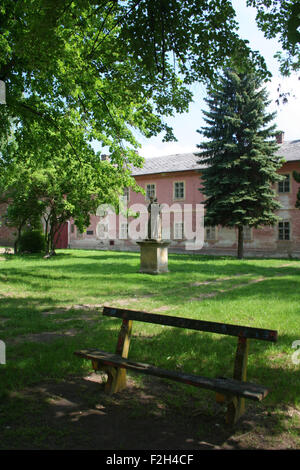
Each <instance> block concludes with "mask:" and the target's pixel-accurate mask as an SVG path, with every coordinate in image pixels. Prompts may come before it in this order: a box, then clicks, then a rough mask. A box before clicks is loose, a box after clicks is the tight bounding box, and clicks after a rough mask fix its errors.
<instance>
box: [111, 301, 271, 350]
mask: <svg viewBox="0 0 300 470" xmlns="http://www.w3.org/2000/svg"><path fill="white" fill-rule="evenodd" d="M103 315H105V316H108V317H117V318H122V319H123V320H136V321H142V322H146V323H155V324H159V325H167V326H176V327H179V328H187V329H190V330H198V331H207V332H210V333H219V334H222V335H229V336H238V337H239V338H249V339H250V338H253V339H259V340H263V341H272V342H276V341H277V331H276V330H265V329H263V328H252V327H248V326H240V325H229V324H227V323H216V322H210V321H203V320H193V319H188V318H182V317H174V316H170V315H158V314H155V313H146V312H138V311H135V310H127V309H123V308H115V307H104V308H103Z"/></svg>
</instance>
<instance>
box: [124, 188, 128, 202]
mask: <svg viewBox="0 0 300 470" xmlns="http://www.w3.org/2000/svg"><path fill="white" fill-rule="evenodd" d="M123 196H124V197H126V198H127V201H129V188H124V190H123Z"/></svg>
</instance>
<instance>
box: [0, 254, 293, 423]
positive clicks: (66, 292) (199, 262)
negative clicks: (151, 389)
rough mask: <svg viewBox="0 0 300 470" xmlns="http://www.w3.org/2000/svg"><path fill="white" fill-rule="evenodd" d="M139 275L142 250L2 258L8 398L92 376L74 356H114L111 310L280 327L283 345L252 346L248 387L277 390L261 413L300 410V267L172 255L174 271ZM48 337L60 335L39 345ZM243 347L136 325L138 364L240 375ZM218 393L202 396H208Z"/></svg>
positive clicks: (3, 388) (2, 373) (0, 307)
mask: <svg viewBox="0 0 300 470" xmlns="http://www.w3.org/2000/svg"><path fill="white" fill-rule="evenodd" d="M138 270H139V254H137V253H123V252H108V251H79V250H78V251H76V250H58V255H57V256H56V257H52V258H51V259H43V257H42V256H40V255H32V256H30V255H24V256H14V255H5V254H3V255H0V339H1V340H2V341H4V342H5V343H6V365H0V396H2V397H3V398H5V397H6V396H7V395H8V394H9V393H10V392H11V391H14V392H16V391H18V390H20V389H22V388H23V387H26V386H29V385H32V384H35V383H38V382H40V381H43V380H45V379H58V380H59V379H62V378H64V377H67V376H72V375H73V376H74V375H84V374H87V373H88V372H89V371H91V368H90V364H89V362H88V361H84V360H82V359H79V358H78V357H75V356H74V355H73V351H75V350H76V349H81V348H86V347H99V348H100V349H103V350H107V351H111V352H114V350H115V347H116V339H117V334H118V330H119V327H120V320H118V319H111V318H106V317H105V318H104V317H102V315H101V306H102V305H104V304H105V305H112V306H119V307H128V308H131V309H135V310H144V311H148V312H153V313H155V312H157V313H160V314H166V315H168V314H170V315H178V316H183V317H187V318H195V319H201V320H210V321H218V322H225V323H232V324H240V325H246V326H253V327H259V328H269V329H275V330H278V338H279V339H278V342H277V343H274V344H273V343H268V342H264V341H255V340H250V354H249V361H248V380H249V381H252V382H257V383H261V384H263V385H265V386H267V387H270V389H271V390H272V392H271V393H270V394H269V395H268V397H267V398H266V399H265V400H264V402H263V406H267V407H268V406H269V407H273V408H274V407H275V408H276V407H278V409H279V407H282V406H283V405H286V406H293V407H294V408H295V409H298V410H300V366H299V365H296V364H293V362H292V354H293V353H294V352H295V349H293V348H292V343H293V342H294V341H296V340H300V302H299V301H300V261H298V260H284V259H246V260H242V261H240V260H237V259H234V258H230V257H208V256H199V255H173V254H172V255H169V270H170V272H169V273H167V274H164V275H160V276H151V275H147V274H140V273H139V272H138ZM93 306H96V307H93ZM97 310H98V311H97ZM46 333H48V338H50V339H51V334H52V335H54V333H55V334H57V335H59V334H60V335H61V336H57V337H56V336H53V340H52V341H36V340H35V339H36V336H35V335H37V334H44V335H45V334H46ZM46 336H47V335H46ZM236 343H237V339H236V338H234V337H228V336H221V335H215V334H213V335H212V334H209V333H201V332H194V331H185V330H181V329H174V328H170V327H160V326H158V325H150V324H146V323H145V324H143V323H140V322H135V323H134V326H133V339H132V342H131V349H130V358H132V359H137V360H139V361H140V362H148V363H153V364H156V365H158V366H161V367H164V368H171V369H173V368H180V369H182V370H184V371H187V372H188V371H189V372H191V373H197V374H200V375H207V376H212V377H214V376H219V375H223V376H232V369H233V359H234V354H235V349H236ZM299 356H300V355H299ZM135 377H137V376H135ZM137 380H142V378H140V377H137ZM174 386H176V387H179V388H180V389H181V390H182V392H183V393H184V394H190V395H191V396H196V395H197V394H199V390H197V389H194V388H193V387H187V386H184V385H179V384H174ZM200 392H201V393H202V391H200ZM212 395H213V394H212V393H211V392H206V391H203V397H205V399H206V397H208V396H212ZM197 396H198V395H197ZM0 423H1V420H0ZM297 425H299V421H298V424H297Z"/></svg>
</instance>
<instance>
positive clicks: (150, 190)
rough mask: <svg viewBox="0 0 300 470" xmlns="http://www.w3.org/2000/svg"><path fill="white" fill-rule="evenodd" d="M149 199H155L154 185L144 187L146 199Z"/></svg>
mask: <svg viewBox="0 0 300 470" xmlns="http://www.w3.org/2000/svg"><path fill="white" fill-rule="evenodd" d="M151 197H153V198H154V197H156V187H155V184H147V186H146V198H147V199H150V198H151Z"/></svg>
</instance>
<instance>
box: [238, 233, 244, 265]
mask: <svg viewBox="0 0 300 470" xmlns="http://www.w3.org/2000/svg"><path fill="white" fill-rule="evenodd" d="M237 257H238V259H243V258H244V227H243V226H242V225H239V226H238V253H237Z"/></svg>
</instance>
